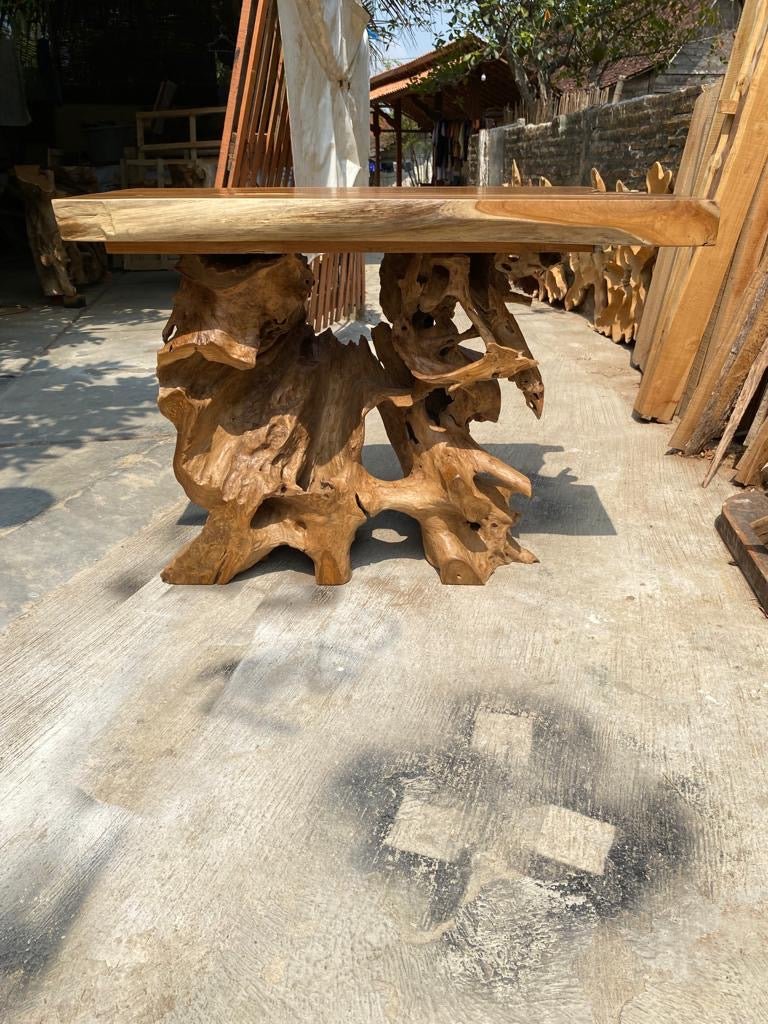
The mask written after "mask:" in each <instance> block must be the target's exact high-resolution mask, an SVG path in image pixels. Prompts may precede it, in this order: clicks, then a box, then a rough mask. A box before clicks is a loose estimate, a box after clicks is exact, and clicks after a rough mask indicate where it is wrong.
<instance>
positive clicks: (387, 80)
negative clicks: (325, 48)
mask: <svg viewBox="0 0 768 1024" xmlns="http://www.w3.org/2000/svg"><path fill="white" fill-rule="evenodd" d="M473 45H474V44H473V43H472V42H471V41H470V40H458V41H457V42H455V43H450V44H449V45H448V46H444V47H441V48H440V49H439V50H432V51H431V52H430V53H425V54H422V56H420V57H416V58H415V59H414V60H411V61H408V62H407V63H406V64H401V65H399V67H396V68H390V69H389V70H387V71H381V72H380V73H379V74H378V75H373V77H372V78H371V92H370V97H371V132H372V135H373V148H374V171H373V182H372V183H373V184H375V185H379V184H381V154H382V149H383V147H384V144H386V143H387V142H389V141H390V140H389V139H385V140H382V135H385V136H388V135H391V136H393V137H394V147H395V159H394V163H395V172H396V184H397V185H402V183H403V170H402V169H403V138H404V136H408V135H410V134H420V133H431V135H432V181H431V184H433V185H434V184H437V183H442V184H445V185H464V184H466V183H467V146H468V143H469V138H470V135H471V134H472V133H474V132H477V131H479V130H480V129H481V128H487V127H489V126H493V125H494V124H497V123H499V122H500V120H501V117H502V115H503V111H504V107H506V106H510V105H514V104H516V103H519V101H520V92H519V90H518V88H517V85H516V84H515V79H514V74H513V71H512V68H511V67H510V65H509V63H508V62H507V61H505V60H502V59H499V60H485V61H481V62H479V63H478V64H476V65H475V66H474V67H473V68H472V69H471V70H470V71H469V72H468V73H467V74H465V75H464V76H463V77H455V76H454V75H452V74H450V69H451V64H452V62H454V61H455V60H456V59H457V58H458V57H460V56H462V54H464V53H466V52H468V50H470V49H471V48H472V46H473ZM404 118H406V119H409V120H410V122H412V123H413V124H414V125H415V127H414V128H408V127H404V122H403V119H404Z"/></svg>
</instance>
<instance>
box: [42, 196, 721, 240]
mask: <svg viewBox="0 0 768 1024" xmlns="http://www.w3.org/2000/svg"><path fill="white" fill-rule="evenodd" d="M54 208H55V212H56V218H57V220H58V223H59V227H60V230H61V233H62V237H63V238H65V239H79V240H87V241H99V242H105V243H106V244H107V247H108V248H109V250H110V251H112V252H126V251H135V252H138V251H140V252H169V253H174V252H186V253H193V252H199V253H234V252H270V253H280V252H283V253H289V252H300V251H307V252H319V251H322V252H332V251H336V250H342V251H347V252H353V251H363V252H370V251H378V252H433V253H435V252H455V251H456V250H457V249H460V250H461V251H464V252H503V251H504V250H505V249H506V248H507V246H514V245H518V244H520V243H523V244H526V245H529V246H533V247H534V248H537V249H547V248H553V249H563V248H567V247H568V246H570V245H576V246H582V245H654V246H666V245H673V246H680V245H682V246H699V245H709V244H711V243H713V242H714V241H715V237H716V234H717V224H718V212H717V206H716V204H715V203H713V202H711V201H709V200H705V199H694V198H691V197H689V196H669V195H661V196H659V195H652V196H649V195H637V194H633V193H626V194H614V193H601V192H597V191H594V190H592V189H587V188H548V189H546V190H543V189H540V188H469V187H468V188H444V189H441V188H430V189H392V188H381V189H377V188H345V189H329V188H323V189H321V188H317V189H312V188H263V189H179V190H177V189H162V190H158V189H126V190H123V191H121V192H106V193H96V194H94V195H89V196H77V197H72V198H67V199H57V200H55V202H54ZM459 239H460V241H458V240H459Z"/></svg>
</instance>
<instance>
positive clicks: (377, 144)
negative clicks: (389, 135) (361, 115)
mask: <svg viewBox="0 0 768 1024" xmlns="http://www.w3.org/2000/svg"><path fill="white" fill-rule="evenodd" d="M373 154H374V160H375V161H376V167H375V169H374V172H373V184H374V185H380V184H381V127H380V125H379V108H378V105H376V104H374V107H373Z"/></svg>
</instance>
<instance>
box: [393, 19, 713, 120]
mask: <svg viewBox="0 0 768 1024" xmlns="http://www.w3.org/2000/svg"><path fill="white" fill-rule="evenodd" d="M439 6H440V7H441V8H442V9H443V10H444V11H445V12H446V14H447V24H446V28H445V31H444V32H443V33H442V37H441V38H438V39H437V40H436V45H443V44H445V43H446V42H450V41H452V40H456V39H462V38H469V39H471V40H472V41H473V43H475V44H476V45H474V46H472V47H470V48H469V49H468V50H466V52H462V53H460V54H459V55H456V56H454V57H452V58H451V60H450V61H448V62H447V63H446V64H445V65H444V67H443V68H442V69H441V71H440V74H441V75H442V76H449V77H461V76H463V75H465V74H466V73H467V71H468V70H470V69H471V67H473V66H474V65H475V64H477V63H478V62H479V61H480V60H484V59H488V58H499V57H504V58H506V59H507V61H508V62H509V63H510V65H511V66H512V68H513V71H514V73H515V77H516V80H517V85H518V88H519V90H520V93H521V96H522V97H523V99H524V100H525V101H526V102H531V101H533V100H534V99H535V98H536V97H541V98H546V97H547V96H548V95H549V94H550V92H551V91H552V90H553V89H554V90H557V89H558V83H560V86H561V87H562V84H563V83H564V82H565V81H567V80H568V81H571V82H575V83H576V84H577V85H588V84H591V83H593V82H596V81H597V80H598V79H599V77H600V74H601V73H602V71H603V70H604V69H605V67H606V66H607V65H608V64H610V63H612V62H613V61H615V60H617V59H619V58H620V57H634V56H643V57H650V58H653V59H654V60H658V62H659V63H660V64H663V63H664V61H665V60H666V59H668V58H670V57H671V56H672V55H673V54H674V53H675V52H676V51H677V50H678V49H679V48H680V47H681V46H682V45H683V44H684V43H686V42H688V41H689V40H690V39H692V38H694V37H695V36H696V35H698V34H699V33H700V32H701V31H702V29H703V28H704V26H707V25H713V24H715V23H716V21H717V5H716V3H714V2H713V0H529V2H527V3H515V2H508V0H441V3H440V4H439ZM435 7H436V4H435V3H426V2H424V0H411V2H407V0H378V2H376V3H374V4H373V8H374V9H373V14H374V19H375V20H376V19H379V20H378V22H377V23H379V24H381V26H382V31H383V32H384V33H387V32H391V31H392V30H393V29H394V28H395V27H396V26H397V25H398V24H399V25H400V26H403V25H413V26H415V27H419V28H424V27H425V25H428V24H429V23H430V21H431V19H432V18H433V17H434V11H435Z"/></svg>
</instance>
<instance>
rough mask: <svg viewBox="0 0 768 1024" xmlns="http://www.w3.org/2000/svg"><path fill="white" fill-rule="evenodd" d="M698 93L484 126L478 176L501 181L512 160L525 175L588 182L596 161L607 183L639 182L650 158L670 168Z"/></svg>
mask: <svg viewBox="0 0 768 1024" xmlns="http://www.w3.org/2000/svg"><path fill="white" fill-rule="evenodd" d="M699 92H700V89H699V88H698V87H697V86H693V87H691V88H688V89H681V90H679V91H677V92H670V93H661V94H657V95H653V96H640V97H638V98H636V99H630V100H626V101H624V102H623V103H616V104H613V105H607V106H603V107H591V108H590V109H588V110H582V111H580V112H579V113H577V114H564V115H561V116H560V117H556V118H555V120H554V121H549V122H547V123H546V124H534V125H531V124H528V125H523V124H512V125H503V126H502V127H500V128H491V129H489V132H488V135H489V136H490V138H489V139H487V140H486V143H487V148H486V152H487V153H488V154H489V157H490V160H489V161H487V166H488V171H489V173H488V177H487V180H485V181H484V182H483V183H484V184H488V185H500V184H503V183H504V182H508V181H509V180H510V178H511V167H512V161H513V160H516V161H517V166H518V167H519V168H520V171H521V173H522V175H523V178H524V179H525V178H528V177H533V178H535V177H536V176H538V175H543V176H544V177H546V178H549V180H550V181H551V182H552V184H553V185H588V184H589V183H590V178H589V172H590V169H591V168H592V167H597V169H598V170H599V171H600V173H601V174H602V176H603V179H604V180H605V183H606V185H607V186H608V188H609V189H610V190H612V189H613V188H614V185H615V183H616V179H617V178H621V179H622V181H623V182H624V183H625V184H626V185H629V186H630V187H631V188H640V187H641V186H643V184H644V181H645V172H646V171H647V169H648V168H649V167H650V165H651V164H652V163H653V162H654V160H660V161H661V163H662V164H663V165H664V167H671V168H672V169H673V170H675V171H676V170H677V168H678V166H679V164H680V157H681V156H682V153H683V146H684V145H685V137H686V135H687V133H688V126H689V124H690V121H691V113H692V111H693V105H694V103H695V101H696V97H697V96H698V95H699ZM497 133H501V135H500V137H499V134H497ZM470 176H471V181H473V182H475V183H478V136H476V135H475V136H473V138H472V140H471V146H470Z"/></svg>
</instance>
